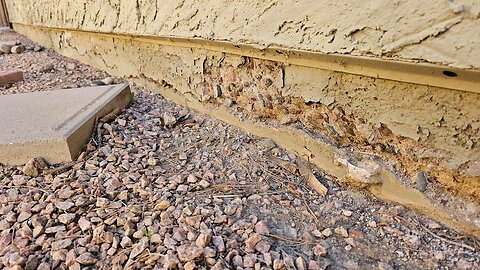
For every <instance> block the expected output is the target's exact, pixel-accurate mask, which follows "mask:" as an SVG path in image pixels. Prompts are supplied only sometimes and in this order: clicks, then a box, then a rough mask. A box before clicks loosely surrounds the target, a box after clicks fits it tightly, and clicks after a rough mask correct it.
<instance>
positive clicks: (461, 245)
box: [417, 220, 476, 252]
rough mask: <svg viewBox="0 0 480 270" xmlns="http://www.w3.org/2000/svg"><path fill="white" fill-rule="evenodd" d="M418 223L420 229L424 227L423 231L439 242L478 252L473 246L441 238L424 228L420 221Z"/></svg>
mask: <svg viewBox="0 0 480 270" xmlns="http://www.w3.org/2000/svg"><path fill="white" fill-rule="evenodd" d="M417 223H418V225H420V227H422V229H423V230H424V231H426V232H427V233H428V234H430V235H431V236H433V237H435V238H437V239H439V240H442V241H444V242H447V243H449V244H452V245H455V246H459V247H463V248H466V249H469V250H471V251H473V252H476V250H475V248H474V247H472V246H469V245H467V244H464V243H458V242H455V241H452V240H449V239H447V238H444V237H441V236H439V235H436V234H435V233H434V232H432V231H430V230H429V229H428V228H427V227H425V226H423V225H422V224H421V223H420V222H419V221H418V220H417Z"/></svg>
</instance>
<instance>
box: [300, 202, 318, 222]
mask: <svg viewBox="0 0 480 270" xmlns="http://www.w3.org/2000/svg"><path fill="white" fill-rule="evenodd" d="M303 203H304V204H305V206H306V207H307V210H308V212H309V213H310V215H312V216H313V218H314V219H315V220H316V221H318V217H317V215H315V213H314V212H313V211H312V209H311V208H310V206H308V203H307V201H303Z"/></svg>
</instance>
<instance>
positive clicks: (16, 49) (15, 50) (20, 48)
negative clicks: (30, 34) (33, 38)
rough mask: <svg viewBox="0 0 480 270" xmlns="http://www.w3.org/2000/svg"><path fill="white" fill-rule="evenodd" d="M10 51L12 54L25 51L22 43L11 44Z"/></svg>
mask: <svg viewBox="0 0 480 270" xmlns="http://www.w3.org/2000/svg"><path fill="white" fill-rule="evenodd" d="M10 51H11V52H12V53H14V54H20V53H23V52H24V51H25V47H24V46H23V45H17V46H13V47H12V48H11V50H10Z"/></svg>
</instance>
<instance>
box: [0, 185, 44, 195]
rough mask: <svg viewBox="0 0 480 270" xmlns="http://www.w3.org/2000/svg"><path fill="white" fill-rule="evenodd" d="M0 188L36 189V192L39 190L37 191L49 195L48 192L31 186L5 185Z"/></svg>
mask: <svg viewBox="0 0 480 270" xmlns="http://www.w3.org/2000/svg"><path fill="white" fill-rule="evenodd" d="M0 188H1V189H4V188H31V189H36V190H39V191H42V192H43V193H51V192H50V191H47V190H45V189H41V188H38V187H32V186H24V185H23V186H6V185H0Z"/></svg>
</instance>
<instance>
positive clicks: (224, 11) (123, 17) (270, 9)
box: [7, 0, 480, 69]
mask: <svg viewBox="0 0 480 270" xmlns="http://www.w3.org/2000/svg"><path fill="white" fill-rule="evenodd" d="M7 4H8V7H9V11H10V15H11V20H12V21H13V22H14V23H22V24H31V25H37V26H47V27H56V28H72V29H81V30H87V31H95V32H113V33H128V34H138V35H152V36H173V37H179V38H203V39H209V40H218V41H229V42H233V43H242V44H252V45H256V46H259V47H268V46H272V45H279V46H282V47H286V48H295V49H302V50H308V51H316V52H323V53H342V54H352V55H367V56H381V57H385V58H394V59H404V60H415V61H417V60H419V61H426V62H431V63H439V64H444V65H449V66H451V67H459V68H476V69H478V68H480V53H478V48H479V47H480V35H479V34H478V32H479V31H480V2H479V1H478V0H424V1H418V0H404V1H398V0H395V1H385V0H368V1H364V0H338V1H328V0H316V1H313V0H297V1H279V0H270V1H249V0H238V1H231V0H180V1H168V0H136V1H133V0H131V1H130V0H128V1H127V0H36V1H31V0H7Z"/></svg>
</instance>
